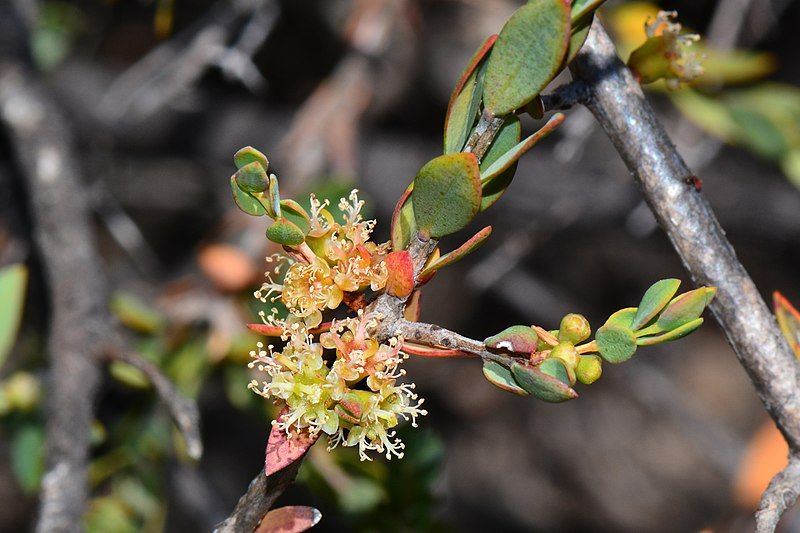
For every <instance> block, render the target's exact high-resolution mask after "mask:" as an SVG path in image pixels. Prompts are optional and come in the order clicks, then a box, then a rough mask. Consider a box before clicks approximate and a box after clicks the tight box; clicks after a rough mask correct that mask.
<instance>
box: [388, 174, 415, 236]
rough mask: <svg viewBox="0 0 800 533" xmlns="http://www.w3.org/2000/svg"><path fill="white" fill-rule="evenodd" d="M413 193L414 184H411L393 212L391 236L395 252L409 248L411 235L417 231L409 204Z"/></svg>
mask: <svg viewBox="0 0 800 533" xmlns="http://www.w3.org/2000/svg"><path fill="white" fill-rule="evenodd" d="M413 191H414V184H413V183H411V184H410V185H409V186H408V187H407V188H406V190H405V191H404V192H403V194H402V195H401V196H400V199H399V200H398V201H397V205H395V206H394V211H393V212H392V226H391V234H392V248H393V249H394V250H402V249H403V248H405V247H406V246H408V243H409V242H410V241H411V235H412V234H413V233H415V232H416V231H417V227H416V223H415V221H414V210H413V207H411V206H410V204H409V198H410V196H411V193H412V192H413Z"/></svg>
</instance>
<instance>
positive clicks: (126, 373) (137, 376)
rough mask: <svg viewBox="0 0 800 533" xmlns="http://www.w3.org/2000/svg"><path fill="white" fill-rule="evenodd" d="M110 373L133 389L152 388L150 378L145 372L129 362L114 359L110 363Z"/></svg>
mask: <svg viewBox="0 0 800 533" xmlns="http://www.w3.org/2000/svg"><path fill="white" fill-rule="evenodd" d="M108 373H109V374H111V376H112V377H114V379H116V380H117V381H119V382H120V383H123V384H124V385H127V386H128V387H131V388H132V389H148V388H150V380H149V379H148V378H147V376H146V375H145V373H144V372H142V371H141V370H139V369H138V368H136V367H135V366H133V365H130V364H128V363H123V362H122V361H114V362H112V363H111V364H110V365H108Z"/></svg>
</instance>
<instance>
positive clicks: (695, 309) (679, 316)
mask: <svg viewBox="0 0 800 533" xmlns="http://www.w3.org/2000/svg"><path fill="white" fill-rule="evenodd" d="M716 293H717V289H716V288H715V287H700V288H699V289H695V290H693V291H689V292H685V293H683V294H681V295H680V296H678V297H676V298H674V299H673V300H672V301H671V302H670V303H669V305H668V306H667V308H666V309H664V312H663V313H661V316H659V317H658V321H657V322H656V324H657V325H658V327H659V328H661V329H662V330H663V331H670V330H673V329H675V328H679V327H681V326H682V325H684V324H686V323H688V322H691V321H692V320H694V319H696V318H698V317H699V316H700V315H702V314H703V310H705V308H706V306H707V305H708V304H709V303H710V302H711V300H712V299H713V298H714V295H715V294H716Z"/></svg>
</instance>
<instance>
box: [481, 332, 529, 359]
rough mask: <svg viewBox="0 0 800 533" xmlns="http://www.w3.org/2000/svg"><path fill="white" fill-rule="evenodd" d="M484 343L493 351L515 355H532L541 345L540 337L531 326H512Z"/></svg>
mask: <svg viewBox="0 0 800 533" xmlns="http://www.w3.org/2000/svg"><path fill="white" fill-rule="evenodd" d="M483 343H484V344H485V345H486V347H487V348H490V349H492V350H508V351H510V352H514V353H521V354H526V355H529V354H532V353H533V352H535V351H536V347H537V346H538V344H539V336H538V335H537V334H536V332H535V331H534V330H533V328H532V327H530V326H511V327H508V328H506V329H504V330H503V331H501V332H500V333H498V334H497V335H492V336H491V337H489V338H488V339H486V340H485V341H483Z"/></svg>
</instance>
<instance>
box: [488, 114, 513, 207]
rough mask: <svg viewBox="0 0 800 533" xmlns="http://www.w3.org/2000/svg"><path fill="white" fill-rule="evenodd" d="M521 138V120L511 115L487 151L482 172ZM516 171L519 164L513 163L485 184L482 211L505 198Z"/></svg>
mask: <svg viewBox="0 0 800 533" xmlns="http://www.w3.org/2000/svg"><path fill="white" fill-rule="evenodd" d="M521 138H522V125H521V124H520V122H519V119H518V118H517V117H515V116H514V115H509V117H508V118H507V119H506V120H505V121H504V122H503V125H502V126H501V127H500V131H498V132H497V135H496V136H495V138H494V141H493V142H492V144H491V145H490V146H489V150H487V151H486V154H485V155H484V156H483V159H481V165H480V168H481V172H484V171H485V170H486V169H487V168H489V167H490V166H491V165H492V164H493V163H494V162H495V161H497V160H498V159H500V158H501V157H502V156H504V155H505V154H506V153H508V152H510V151H511V150H512V149H513V148H514V147H515V146H516V145H517V144H518V143H519V141H520V139H521ZM516 171H517V164H516V163H513V164H511V165H510V166H509V167H508V168H507V169H506V170H504V171H503V172H501V173H500V174H498V175H497V176H495V177H494V178H492V179H491V180H488V181H487V182H486V183H484V184H483V192H482V195H481V211H485V210H487V209H489V207H491V206H492V205H494V203H495V202H496V201H497V200H499V199H500V197H501V196H503V193H504V192H506V189H507V188H508V186H509V185H511V180H513V179H514V174H515V173H516Z"/></svg>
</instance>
